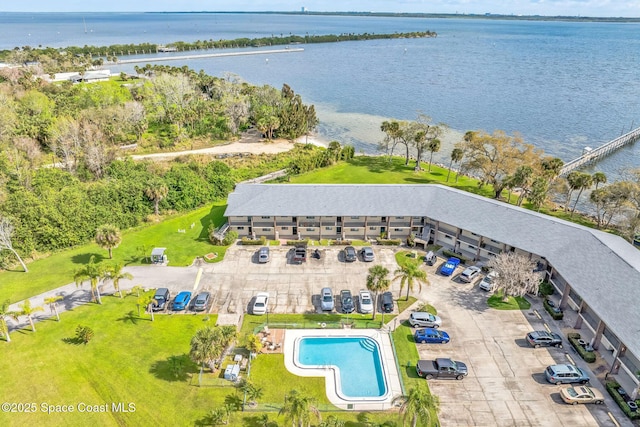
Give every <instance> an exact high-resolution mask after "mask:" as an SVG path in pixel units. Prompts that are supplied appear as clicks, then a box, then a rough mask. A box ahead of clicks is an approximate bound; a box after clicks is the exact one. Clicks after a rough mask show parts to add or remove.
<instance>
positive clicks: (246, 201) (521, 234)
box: [225, 184, 640, 356]
mask: <svg viewBox="0 0 640 427" xmlns="http://www.w3.org/2000/svg"><path fill="white" fill-rule="evenodd" d="M365 215H369V216H427V217H429V218H432V219H435V220H438V221H442V222H445V223H448V224H451V225H454V226H457V227H460V228H462V229H465V230H469V231H471V232H473V233H476V234H480V235H482V236H486V237H489V238H492V239H494V240H497V241H500V242H503V243H506V244H508V245H510V246H514V247H517V248H520V249H523V250H525V251H527V252H532V253H534V254H537V255H539V256H542V257H544V258H546V259H547V260H548V261H549V262H550V263H551V265H553V266H554V268H556V270H558V271H559V272H560V274H561V275H562V277H564V278H565V279H566V280H567V282H568V283H570V284H571V286H572V287H573V288H574V289H575V290H576V292H577V293H578V294H579V295H580V296H581V297H582V298H583V299H584V300H585V302H586V303H587V304H588V305H589V307H591V309H593V311H594V312H595V313H596V314H597V315H598V316H599V317H600V318H601V319H602V320H604V322H605V323H606V324H607V325H608V326H609V327H610V328H611V330H612V331H614V333H615V334H616V335H617V336H618V337H619V338H620V339H621V340H622V341H623V342H624V343H625V344H626V345H627V347H628V348H629V350H630V351H632V352H633V354H635V355H636V356H640V309H639V307H640V251H638V250H637V249H635V248H634V247H633V246H631V245H630V244H629V243H627V242H626V241H625V240H624V239H622V238H620V237H618V236H615V235H612V234H608V233H604V232H601V231H598V230H593V229H590V228H587V227H583V226H580V225H578V224H574V223H571V222H567V221H563V220H559V219H555V218H552V217H550V216H547V215H543V214H539V213H536V212H533V211H529V210H526V209H522V208H518V207H515V206H510V205H507V204H505V203H502V202H499V201H496V200H491V199H487V198H484V197H481V196H477V195H475V194H471V193H467V192H464V191H460V190H456V189H452V188H449V187H445V186H441V185H378V184H367V185H358V184H346V185H338V184H293V185H292V184H289V185H285V184H240V185H238V186H237V187H236V190H235V191H234V192H233V193H232V194H230V195H229V199H228V207H227V210H226V212H225V216H227V217H229V216H365Z"/></svg>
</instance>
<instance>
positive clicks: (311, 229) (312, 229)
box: [306, 227, 316, 231]
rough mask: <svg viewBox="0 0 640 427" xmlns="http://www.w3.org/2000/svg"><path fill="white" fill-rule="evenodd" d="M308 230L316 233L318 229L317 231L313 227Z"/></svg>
mask: <svg viewBox="0 0 640 427" xmlns="http://www.w3.org/2000/svg"><path fill="white" fill-rule="evenodd" d="M306 230H307V231H316V229H315V228H313V227H310V228H307V229H306Z"/></svg>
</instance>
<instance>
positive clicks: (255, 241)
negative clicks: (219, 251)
mask: <svg viewBox="0 0 640 427" xmlns="http://www.w3.org/2000/svg"><path fill="white" fill-rule="evenodd" d="M240 242H241V243H242V244H243V245H249V246H251V245H254V246H264V245H265V244H266V243H267V238H266V237H264V236H260V237H259V238H257V239H251V238H250V237H243V238H242V239H240Z"/></svg>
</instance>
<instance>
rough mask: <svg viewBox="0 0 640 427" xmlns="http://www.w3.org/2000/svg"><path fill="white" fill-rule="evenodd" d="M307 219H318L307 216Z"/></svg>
mask: <svg viewBox="0 0 640 427" xmlns="http://www.w3.org/2000/svg"><path fill="white" fill-rule="evenodd" d="M305 218H307V219H316V217H315V216H306V217H305Z"/></svg>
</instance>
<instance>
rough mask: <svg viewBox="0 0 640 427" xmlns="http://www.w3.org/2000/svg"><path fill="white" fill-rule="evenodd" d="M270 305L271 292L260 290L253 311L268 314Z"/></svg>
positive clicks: (258, 313)
mask: <svg viewBox="0 0 640 427" xmlns="http://www.w3.org/2000/svg"><path fill="white" fill-rule="evenodd" d="M268 306H269V294H268V293H267V292H258V294H257V295H256V299H255V301H254V302H253V307H252V310H251V313H252V314H256V315H262V314H267V308H268Z"/></svg>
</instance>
